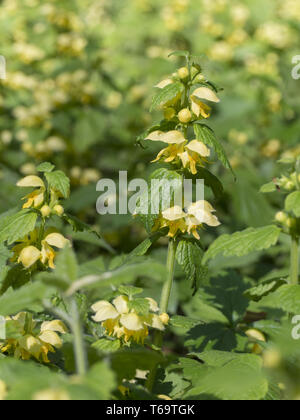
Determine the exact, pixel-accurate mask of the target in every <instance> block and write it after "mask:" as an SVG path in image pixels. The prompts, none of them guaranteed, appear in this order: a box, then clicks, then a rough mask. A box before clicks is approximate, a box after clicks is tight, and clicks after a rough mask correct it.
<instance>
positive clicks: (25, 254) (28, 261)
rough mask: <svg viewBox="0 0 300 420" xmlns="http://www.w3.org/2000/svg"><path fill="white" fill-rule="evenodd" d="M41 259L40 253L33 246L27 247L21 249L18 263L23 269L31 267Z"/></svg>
mask: <svg viewBox="0 0 300 420" xmlns="http://www.w3.org/2000/svg"><path fill="white" fill-rule="evenodd" d="M40 258H41V251H40V250H38V249H37V248H36V247H35V246H27V247H26V248H23V249H22V251H21V253H20V255H19V258H18V262H19V263H22V264H23V266H24V267H25V268H30V267H32V266H33V265H34V264H35V263H36V262H37V261H38V260H39V259H40Z"/></svg>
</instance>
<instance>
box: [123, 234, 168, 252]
mask: <svg viewBox="0 0 300 420" xmlns="http://www.w3.org/2000/svg"><path fill="white" fill-rule="evenodd" d="M161 236H162V235H161V233H159V232H157V233H154V234H153V235H151V236H149V238H147V239H145V240H144V241H143V242H142V243H141V244H139V245H138V246H137V247H136V248H135V249H134V250H133V251H131V253H130V257H142V256H143V255H145V254H146V253H147V251H148V250H149V249H150V248H151V246H152V245H153V244H154V243H155V242H156V241H158V240H159V238H161Z"/></svg>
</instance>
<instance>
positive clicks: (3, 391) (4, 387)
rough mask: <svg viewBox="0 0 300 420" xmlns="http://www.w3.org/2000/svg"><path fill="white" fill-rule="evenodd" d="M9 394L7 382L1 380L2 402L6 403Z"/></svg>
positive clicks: (0, 392) (0, 393)
mask: <svg viewBox="0 0 300 420" xmlns="http://www.w3.org/2000/svg"><path fill="white" fill-rule="evenodd" d="M6 394H7V387H6V384H5V382H3V381H1V379H0V401H4V400H5V397H6Z"/></svg>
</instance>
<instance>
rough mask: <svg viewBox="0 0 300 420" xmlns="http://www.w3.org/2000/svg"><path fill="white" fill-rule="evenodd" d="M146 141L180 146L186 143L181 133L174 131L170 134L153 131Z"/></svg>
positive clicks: (169, 132)
mask: <svg viewBox="0 0 300 420" xmlns="http://www.w3.org/2000/svg"><path fill="white" fill-rule="evenodd" d="M145 140H151V141H161V142H163V143H168V144H180V143H183V142H185V141H186V139H185V138H184V135H183V133H182V132H181V131H177V130H173V131H168V132H163V131H153V132H152V133H150V134H149V135H148V137H146V139H145Z"/></svg>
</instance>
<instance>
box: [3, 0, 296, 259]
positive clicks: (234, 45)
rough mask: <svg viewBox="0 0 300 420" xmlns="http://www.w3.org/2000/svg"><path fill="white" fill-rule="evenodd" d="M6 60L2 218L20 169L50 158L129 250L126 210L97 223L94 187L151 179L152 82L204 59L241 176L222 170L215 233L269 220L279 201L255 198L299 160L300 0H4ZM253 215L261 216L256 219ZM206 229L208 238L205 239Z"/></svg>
mask: <svg viewBox="0 0 300 420" xmlns="http://www.w3.org/2000/svg"><path fill="white" fill-rule="evenodd" d="M0 8H1V9H0V10H1V16H0V39H1V50H0V54H2V55H4V56H5V57H6V60H7V80H5V81H2V83H1V91H0V164H1V189H0V211H1V212H3V211H5V210H7V209H8V208H10V207H11V206H15V204H16V201H17V199H18V198H19V197H20V195H19V194H20V192H19V191H17V190H16V188H15V187H14V184H15V181H16V180H17V179H18V178H19V177H20V175H27V174H31V173H33V172H34V171H35V167H36V165H37V164H38V163H39V162H41V161H45V160H47V161H52V162H53V163H55V164H56V165H57V166H58V167H59V168H60V169H61V170H64V171H66V172H67V174H68V175H69V176H70V177H71V180H72V191H73V194H72V197H71V200H70V202H69V204H68V210H69V211H71V212H72V213H74V214H76V215H78V216H79V217H81V218H83V219H85V220H86V221H88V222H89V223H92V224H93V225H95V226H97V227H98V229H99V230H101V232H102V233H103V235H104V236H105V238H106V239H107V240H108V242H110V244H111V245H112V246H114V247H115V248H116V249H118V250H121V251H126V252H127V251H129V250H130V249H131V248H133V247H134V246H135V245H136V244H137V243H138V242H139V241H140V240H141V239H142V238H143V237H144V231H143V229H142V228H141V227H140V226H139V225H138V224H137V223H136V222H135V221H134V220H132V218H131V216H116V217H110V216H106V217H98V216H97V215H96V210H95V202H96V198H97V193H96V191H95V185H96V182H97V181H98V180H99V179H100V178H101V177H110V178H117V177H118V171H119V170H127V171H128V172H129V178H133V177H142V178H144V177H147V176H148V174H149V173H150V172H151V171H152V170H153V168H154V166H153V164H150V163H149V162H150V160H151V159H152V158H153V156H154V153H155V151H156V150H157V148H156V147H149V148H146V149H143V148H141V147H139V146H137V145H136V137H137V136H138V135H140V134H141V133H142V132H143V131H144V130H145V129H146V128H147V127H149V125H152V124H153V123H154V122H156V121H159V115H158V114H157V115H156V114H155V113H154V114H153V115H151V114H150V112H149V107H150V104H151V96H152V94H153V86H154V85H155V84H156V83H157V82H158V81H160V80H162V79H163V78H164V77H165V76H166V75H168V74H170V73H172V72H174V71H175V69H176V67H177V66H178V65H183V62H181V61H180V59H178V58H172V59H168V54H169V53H170V52H172V51H174V50H178V49H184V50H186V49H188V50H190V51H191V53H192V54H194V55H197V56H199V60H200V62H201V64H202V66H203V69H204V73H205V74H206V75H207V76H208V77H209V78H210V79H211V80H214V81H215V82H216V84H217V85H219V86H221V87H223V88H224V91H223V92H222V93H221V99H222V101H221V104H220V105H218V106H217V107H216V108H215V110H214V115H213V117H212V119H211V120H210V121H211V124H212V126H213V128H214V129H215V131H216V133H217V134H218V136H219V138H220V139H221V140H222V141H223V144H224V146H225V148H226V150H227V153H228V155H229V157H230V160H231V163H232V166H233V167H234V169H235V171H236V174H237V182H234V180H233V178H232V176H231V174H230V173H226V172H224V170H223V169H222V168H221V167H219V166H218V165H216V167H215V168H213V170H214V171H215V173H216V174H217V175H219V176H220V177H221V178H222V180H223V182H224V186H225V194H224V196H223V198H222V199H221V200H220V201H219V202H217V203H215V205H216V207H217V209H218V212H219V215H220V219H221V220H222V223H223V226H222V227H221V228H220V229H219V232H218V233H217V234H220V233H222V232H226V231H230V232H232V231H235V230H237V229H241V228H244V227H245V226H260V225H263V224H265V223H269V222H270V220H272V218H273V216H274V213H275V211H276V208H277V207H278V206H279V207H280V205H281V203H280V200H278V198H277V196H275V197H272V196H271V197H270V198H269V197H267V198H266V197H264V196H262V195H261V194H259V192H258V191H259V187H260V186H261V185H262V184H263V183H264V182H266V181H269V180H270V179H271V178H272V177H274V176H276V175H277V174H278V166H277V165H276V161H277V160H278V159H279V158H280V157H282V156H294V155H297V154H298V153H299V152H300V148H299V132H300V121H299V118H298V117H299V112H300V103H299V95H297V90H298V91H299V83H300V81H296V80H293V78H292V76H291V72H292V68H293V64H292V58H293V56H295V55H297V54H299V45H300V42H299V41H300V36H299V23H300V4H299V1H298V0H286V1H285V2H282V1H280V0H264V1H263V3H262V2H261V0H243V1H232V0H231V1H229V0H214V1H208V0H198V1H190V0H163V1H162V0H130V1H124V0H113V1H111V0H96V1H95V0H74V1H72V2H71V1H69V0H68V1H65V0H52V1H38V0H6V1H4V0H2V1H0ZM258 207H259V208H260V210H259V211H258V210H257V209H258ZM211 239H212V238H211V236H210V234H208V235H207V239H206V241H207V242H210V241H211Z"/></svg>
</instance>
